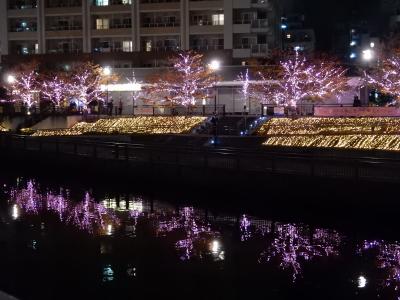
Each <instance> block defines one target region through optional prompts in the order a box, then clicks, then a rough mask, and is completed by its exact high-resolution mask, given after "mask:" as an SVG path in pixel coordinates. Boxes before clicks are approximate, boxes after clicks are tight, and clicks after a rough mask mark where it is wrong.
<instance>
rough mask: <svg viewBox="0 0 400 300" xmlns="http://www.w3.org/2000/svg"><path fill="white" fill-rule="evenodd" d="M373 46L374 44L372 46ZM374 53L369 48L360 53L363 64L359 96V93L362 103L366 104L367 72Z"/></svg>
mask: <svg viewBox="0 0 400 300" xmlns="http://www.w3.org/2000/svg"><path fill="white" fill-rule="evenodd" d="M374 46H375V44H374ZM374 56H375V53H374V50H372V49H371V48H367V49H365V50H363V51H362V52H361V58H362V60H363V61H364V63H365V64H362V68H363V74H362V77H363V85H362V86H361V87H360V96H361V93H362V94H363V97H362V99H361V100H362V101H365V102H367V103H368V85H367V70H368V68H369V67H370V63H371V61H372V60H373V59H374Z"/></svg>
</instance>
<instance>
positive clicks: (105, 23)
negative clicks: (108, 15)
mask: <svg viewBox="0 0 400 300" xmlns="http://www.w3.org/2000/svg"><path fill="white" fill-rule="evenodd" d="M109 28H110V24H109V20H108V19H96V29H109Z"/></svg>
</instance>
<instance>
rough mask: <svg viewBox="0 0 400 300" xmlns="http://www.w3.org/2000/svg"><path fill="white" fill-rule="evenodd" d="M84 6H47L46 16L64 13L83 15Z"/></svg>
mask: <svg viewBox="0 0 400 300" xmlns="http://www.w3.org/2000/svg"><path fill="white" fill-rule="evenodd" d="M81 14H82V7H79V6H73V7H72V6H70V7H51V8H46V10H45V15H46V16H62V15H81Z"/></svg>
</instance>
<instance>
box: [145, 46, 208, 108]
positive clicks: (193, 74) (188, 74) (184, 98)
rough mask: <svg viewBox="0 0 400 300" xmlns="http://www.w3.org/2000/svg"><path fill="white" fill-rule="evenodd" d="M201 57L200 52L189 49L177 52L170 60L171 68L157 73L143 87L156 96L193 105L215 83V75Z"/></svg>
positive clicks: (181, 103)
mask: <svg viewBox="0 0 400 300" xmlns="http://www.w3.org/2000/svg"><path fill="white" fill-rule="evenodd" d="M202 59H203V55H202V54H197V53H194V52H191V51H189V52H185V53H180V54H178V56H177V57H176V58H174V59H172V60H171V63H172V65H173V67H172V69H171V70H169V71H167V72H166V73H164V74H161V75H158V74H157V77H155V78H154V80H153V82H152V84H150V85H147V86H146V87H145V88H146V91H147V93H149V94H152V95H154V96H156V97H160V96H162V95H164V96H165V98H166V99H168V100H170V101H171V102H172V103H175V104H178V105H183V106H192V105H195V104H196V99H203V98H205V97H206V96H207V94H208V90H209V89H210V88H212V87H213V86H214V85H215V84H216V82H215V80H216V76H211V70H208V69H207V68H206V67H205V66H204V64H203V62H202Z"/></svg>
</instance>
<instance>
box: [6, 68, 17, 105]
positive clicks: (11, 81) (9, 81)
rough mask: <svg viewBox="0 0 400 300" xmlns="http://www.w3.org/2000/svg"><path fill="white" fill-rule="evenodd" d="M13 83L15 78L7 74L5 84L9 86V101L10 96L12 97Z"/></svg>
mask: <svg viewBox="0 0 400 300" xmlns="http://www.w3.org/2000/svg"><path fill="white" fill-rule="evenodd" d="M15 81H16V78H15V76H14V75H12V74H9V75H8V76H7V83H8V84H9V85H10V94H11V95H10V97H11V98H10V99H12V95H13V92H14V91H13V85H14V83H15Z"/></svg>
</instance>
